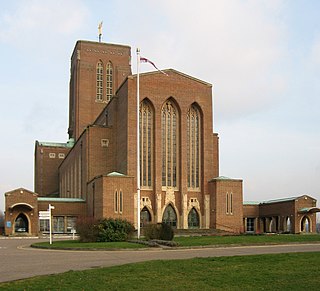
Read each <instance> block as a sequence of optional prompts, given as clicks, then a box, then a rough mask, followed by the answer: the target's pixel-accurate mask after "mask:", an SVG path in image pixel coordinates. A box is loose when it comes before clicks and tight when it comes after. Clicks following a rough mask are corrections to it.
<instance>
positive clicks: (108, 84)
mask: <svg viewBox="0 0 320 291" xmlns="http://www.w3.org/2000/svg"><path fill="white" fill-rule="evenodd" d="M112 79H113V69H112V64H111V63H110V62H109V63H108V64H107V66H106V100H107V102H109V101H110V100H111V98H112V87H113V86H112Z"/></svg>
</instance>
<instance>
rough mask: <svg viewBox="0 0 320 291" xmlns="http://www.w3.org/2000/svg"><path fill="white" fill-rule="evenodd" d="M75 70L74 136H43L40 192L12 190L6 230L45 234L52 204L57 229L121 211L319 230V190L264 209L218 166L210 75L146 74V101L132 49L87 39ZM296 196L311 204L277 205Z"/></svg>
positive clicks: (173, 221)
mask: <svg viewBox="0 0 320 291" xmlns="http://www.w3.org/2000/svg"><path fill="white" fill-rule="evenodd" d="M70 74H71V76H70V87H69V128H68V134H69V139H68V141H67V142H65V143H55V142H46V141H36V142H35V164H34V165H35V169H34V173H35V174H34V191H30V190H27V189H23V188H19V189H15V190H12V191H9V192H7V193H5V201H6V202H5V203H6V206H5V207H6V209H5V233H6V234H7V235H15V234H21V233H25V234H27V235H38V234H39V233H46V232H47V231H48V230H49V221H48V220H46V219H41V217H40V219H39V212H41V211H45V210H47V209H48V205H49V204H50V205H52V206H54V209H53V210H52V216H53V218H52V220H53V223H52V224H53V231H54V233H71V232H73V231H74V228H75V222H76V220H77V218H79V217H90V218H94V219H101V218H108V217H113V218H122V219H127V220H129V221H130V222H132V223H133V224H134V225H135V227H136V228H137V227H138V226H139V225H141V227H143V226H145V225H146V224H147V223H150V222H151V223H161V222H166V223H168V224H170V225H171V226H172V227H173V228H175V229H177V230H189V229H203V230H206V229H211V230H219V231H225V232H230V233H243V232H254V233H257V232H268V231H270V232H271V231H272V232H274V231H275V232H283V231H289V232H301V231H303V230H305V231H306V230H307V227H308V230H310V231H315V212H317V211H319V209H318V208H316V201H315V200H314V199H313V198H312V197H310V196H307V195H305V196H301V197H298V198H297V199H296V198H295V199H291V200H290V199H289V200H285V201H283V200H279V201H273V202H270V203H269V204H268V203H267V205H269V208H268V206H267V208H268V209H269V210H268V211H269V212H268V211H266V212H265V214H264V213H263V211H265V205H266V204H265V203H260V204H259V203H251V204H250V203H247V204H244V203H243V193H242V180H241V179H231V178H227V177H224V176H220V175H219V137H218V134H217V133H214V132H213V111H212V85H211V84H210V83H207V82H205V81H202V80H199V79H197V78H195V77H192V76H189V75H186V74H184V73H182V72H179V71H176V70H174V69H167V70H164V71H158V70H156V71H153V72H149V73H142V74H140V75H139V88H140V89H139V92H140V94H139V104H137V77H138V76H137V75H136V74H132V72H131V48H130V47H129V46H126V45H118V44H109V43H103V42H92V41H82V40H81V41H78V42H77V43H76V45H75V48H74V50H73V53H72V56H71V68H70ZM137 108H139V109H137ZM138 110H139V114H138V112H137V111H138ZM138 125H139V128H138ZM138 136H139V142H138V143H137V138H138ZM137 144H139V145H140V146H139V148H138V146H137ZM137 153H139V157H140V158H139V163H138V159H137ZM138 169H139V173H138ZM137 177H140V179H139V181H137ZM137 185H139V186H137ZM138 188H139V189H138ZM138 190H139V192H140V194H139V195H138ZM300 198H301V199H300ZM299 199H300V200H299ZM292 201H293V203H294V204H296V203H300V202H301V201H302V202H301V203H302V204H301V203H300V204H301V207H300V208H299V209H302V208H304V211H305V212H304V213H302V212H299V211H300V210H299V209H298V210H297V211H296V210H295V209H296V208H294V207H293V208H292V209H293V210H292V211H293V212H294V213H293V214H292V213H291V212H292V211H291V212H290V211H289V212H288V214H286V216H285V218H283V217H284V216H283V215H282V213H283V209H284V208H283V207H278V208H277V205H283V202H284V203H291V202H292ZM297 201H298V202H297ZM299 201H300V202H299ZM279 203H280V204H279ZM281 203H282V204H281ZM300 204H299V205H300ZM261 209H262V210H261ZM270 209H271V210H270ZM272 209H274V210H272ZM290 209H291V208H290ZM139 214H140V215H139ZM292 215H294V217H292ZM299 215H300V216H301V217H300V218H299V219H300V220H299V219H298V218H297V219H296V220H295V219H294V218H295V217H298V216H299ZM138 219H140V220H139V221H140V222H138ZM288 219H289V222H288ZM303 219H304V220H303ZM302 220H303V222H302Z"/></svg>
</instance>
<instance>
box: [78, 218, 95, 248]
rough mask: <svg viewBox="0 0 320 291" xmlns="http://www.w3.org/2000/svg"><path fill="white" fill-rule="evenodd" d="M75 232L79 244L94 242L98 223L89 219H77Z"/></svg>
mask: <svg viewBox="0 0 320 291" xmlns="http://www.w3.org/2000/svg"><path fill="white" fill-rule="evenodd" d="M76 230H77V233H78V235H79V237H80V242H95V241H97V237H98V221H97V220H96V219H94V218H90V217H81V218H78V219H77V223H76Z"/></svg>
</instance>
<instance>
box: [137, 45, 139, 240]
mask: <svg viewBox="0 0 320 291" xmlns="http://www.w3.org/2000/svg"><path fill="white" fill-rule="evenodd" d="M139 66H140V49H139V48H137V230H138V232H137V237H138V239H139V238H140V118H139V117H140V116H139V115H140V77H139Z"/></svg>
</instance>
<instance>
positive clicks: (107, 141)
mask: <svg viewBox="0 0 320 291" xmlns="http://www.w3.org/2000/svg"><path fill="white" fill-rule="evenodd" d="M101 146H102V147H108V146H109V140H108V139H106V138H103V139H101Z"/></svg>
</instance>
